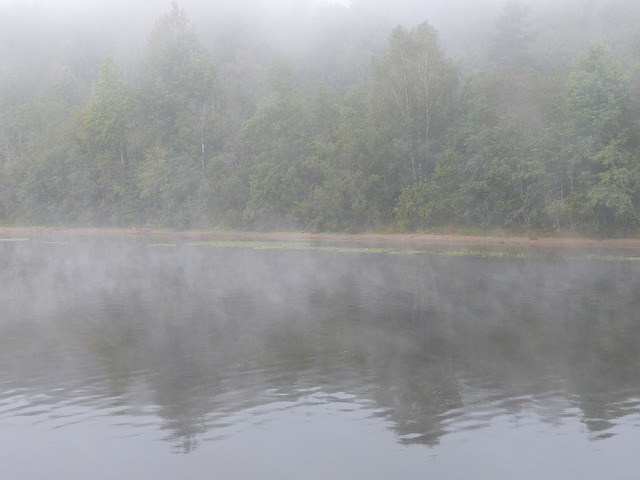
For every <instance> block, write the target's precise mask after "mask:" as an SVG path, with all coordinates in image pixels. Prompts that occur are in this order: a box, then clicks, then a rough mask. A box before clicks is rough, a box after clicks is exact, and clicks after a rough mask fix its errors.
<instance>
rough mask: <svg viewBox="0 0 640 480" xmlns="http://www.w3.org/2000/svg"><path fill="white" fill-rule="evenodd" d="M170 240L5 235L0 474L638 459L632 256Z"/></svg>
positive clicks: (637, 324)
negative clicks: (10, 238) (631, 448)
mask: <svg viewBox="0 0 640 480" xmlns="http://www.w3.org/2000/svg"><path fill="white" fill-rule="evenodd" d="M169 242H170V245H166V244H161V242H158V239H153V238H144V237H134V238H129V239H122V238H102V239H89V238H84V239H83V238H79V237H60V236H57V237H46V236H36V237H34V238H31V239H30V240H28V241H24V242H0V284H1V285H2V287H3V288H2V291H1V293H0V300H1V301H0V305H2V316H1V318H0V428H2V431H3V432H7V434H6V435H4V434H3V436H2V440H0V450H1V451H2V452H3V453H2V454H1V455H2V456H3V457H5V458H3V462H2V463H3V465H8V469H9V470H8V471H9V472H10V473H11V475H10V477H12V478H41V477H39V473H38V472H40V469H43V470H44V471H47V472H49V473H48V474H47V478H70V477H69V475H78V474H79V475H84V476H85V477H91V478H113V476H114V475H128V474H129V473H130V472H131V471H134V470H135V471H136V472H138V473H137V475H138V476H137V478H175V475H177V474H178V473H177V472H182V471H188V472H189V475H190V478H205V477H207V478H209V477H210V476H211V475H212V474H214V476H216V475H228V476H229V477H230V478H233V477H235V478H238V477H243V478H256V477H257V476H258V475H260V476H262V477H264V476H265V475H266V476H270V475H275V474H278V475H279V476H281V477H284V478H294V477H296V475H297V476H298V477H297V478H299V476H300V475H302V476H303V477H304V478H323V477H324V478H326V475H332V476H337V477H338V478H354V477H356V478H363V477H367V478H385V475H386V474H389V475H390V474H392V473H393V472H396V474H400V476H402V477H403V478H415V477H419V476H420V475H422V476H424V474H427V473H433V474H442V475H445V476H446V477H447V478H468V475H469V474H471V473H473V474H474V475H475V476H476V477H478V475H479V478H487V476H488V475H489V472H491V471H493V472H497V473H496V475H497V476H494V477H493V478H507V477H511V478H512V477H513V476H514V475H516V476H520V477H521V478H535V477H534V476H533V475H538V474H545V475H547V478H578V476H577V472H580V471H581V469H583V468H586V467H585V466H589V465H591V466H590V467H588V468H589V469H593V468H604V466H605V465H606V466H607V468H611V465H612V464H613V462H614V461H615V462H616V463H615V464H616V467H615V468H614V469H613V471H614V473H615V472H618V473H620V474H622V472H624V471H625V470H624V469H625V468H629V467H630V466H631V465H632V463H633V462H634V459H635V457H634V456H633V455H631V454H627V453H625V452H628V448H627V447H624V446H623V445H628V444H629V443H631V444H633V443H634V442H637V440H638V438H639V435H640V428H639V427H640V381H639V380H640V349H639V348H638V347H639V342H640V321H639V319H638V314H637V312H638V311H640V308H639V307H640V305H639V300H638V298H637V292H638V291H640V285H639V284H638V282H639V280H638V279H639V278H640V276H639V275H638V269H639V268H640V265H639V264H638V263H637V262H633V261H614V260H602V259H591V260H589V259H587V258H585V257H584V256H579V258H563V257H560V256H554V255H548V256H547V257H531V258H515V257H514V258H509V257H480V256H464V255H461V256H454V257H452V256H446V255H442V254H438V252H435V253H434V252H432V253H405V254H403V253H396V254H392V253H371V252H367V251H366V250H365V249H343V250H341V251H324V250H322V249H313V248H310V249H299V250H295V249H294V250H292V249H287V250H284V249H269V248H259V249H254V248H248V247H246V246H245V247H244V248H231V247H222V246H220V245H215V244H202V245H195V244H189V243H188V242H187V241H185V240H181V241H178V242H176V241H174V240H172V239H171V240H169ZM256 246H262V247H265V246H268V245H259V244H258V245H256ZM440 253H442V252H440ZM460 253H463V252H460ZM74 449H76V450H74ZM560 451H563V452H564V453H562V454H560V453H559V452H560ZM177 454H182V455H177ZM509 455H510V456H511V457H510V458H512V459H514V460H513V462H512V461H510V460H505V459H504V458H503V459H502V460H499V461H498V458H500V457H502V456H509ZM35 456H37V457H38V458H39V459H40V460H39V462H36V463H33V462H31V461H30V459H32V458H33V457H35ZM460 457H464V458H467V460H468V461H467V463H464V464H461V463H460V462H459V461H458V460H456V459H457V458H460ZM543 457H544V458H548V459H550V461H551V463H549V462H547V463H544V462H542V459H543ZM149 458H153V462H154V463H153V465H150V464H149V463H148V459H149ZM214 459H215V460H214ZM516 460H517V461H516ZM252 462H253V463H252ZM554 462H555V463H554ZM103 464H109V465H115V466H111V467H109V468H110V469H109V470H108V473H107V471H105V472H104V473H103V472H102V471H101V466H102V465H103ZM250 464H251V465H253V467H250V466H249V465H250ZM527 466H529V467H530V468H529V470H528V471H527V472H523V471H522V470H524V469H525V468H526V467H527ZM552 467H553V468H552ZM252 468H256V469H258V470H257V471H252ZM260 469H262V470H261V471H260ZM5 471H6V470H5ZM309 472H314V473H313V474H312V473H309ZM478 472H480V474H479V473H478ZM557 472H564V474H565V476H562V477H561V476H560V475H559V474H558V473H557ZM485 473H486V475H485ZM315 475H318V476H317V477H315ZM528 475H532V476H530V477H529V476H528ZM387 478H388V477H387ZM611 478H625V477H624V476H614V477H611Z"/></svg>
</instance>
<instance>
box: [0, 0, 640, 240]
mask: <svg viewBox="0 0 640 480" xmlns="http://www.w3.org/2000/svg"><path fill="white" fill-rule="evenodd" d="M632 5H633V6H632ZM609 7H610V8H609ZM29 11H30V10H29V9H27V10H25V12H29ZM355 11H356V10H351V9H346V8H345V9H335V10H332V12H333V13H332V15H333V16H332V17H324V19H322V20H318V23H315V24H314V25H316V27H317V28H318V29H320V28H321V27H322V28H323V29H324V28H331V32H332V34H331V35H332V38H330V39H322V38H320V37H317V36H316V37H314V40H313V41H311V40H309V41H308V42H307V43H304V44H295V42H294V43H291V42H288V43H287V42H284V41H283V39H284V38H285V37H287V35H294V32H281V33H280V34H279V35H280V36H279V37H278V38H274V39H273V42H271V41H270V42H265V41H264V38H263V37H261V33H260V31H259V30H260V29H257V28H253V29H252V28H249V27H248V26H247V25H245V26H244V27H243V29H242V30H241V31H243V32H244V33H245V34H246V35H244V34H243V35H238V34H237V33H235V31H234V32H230V30H231V29H232V28H233V27H235V24H229V25H225V21H224V19H219V20H217V21H216V28H210V25H211V24H209V23H207V22H208V21H209V20H207V19H204V18H203V19H201V18H198V24H199V27H202V28H201V29H199V30H198V31H196V29H195V27H194V25H192V24H191V22H190V20H189V19H188V17H187V14H186V12H185V11H184V10H182V9H181V8H179V7H178V5H177V4H176V3H173V4H172V6H171V8H170V9H169V10H168V11H167V12H166V13H165V14H162V15H160V16H159V17H158V19H157V20H156V22H155V24H153V26H152V28H150V34H149V36H148V39H147V43H146V47H145V48H144V49H143V50H142V51H134V50H135V49H131V52H128V53H127V54H123V52H122V48H123V47H122V46H123V45H127V46H132V45H133V43H127V41H124V39H123V38H120V37H119V38H118V39H117V41H116V39H115V38H113V39H111V38H107V37H108V35H107V34H106V32H105V35H106V36H105V37H102V36H101V34H98V33H96V34H95V35H93V34H92V35H86V34H85V35H82V34H80V35H78V36H75V37H74V38H73V39H71V40H69V39H60V38H57V37H56V36H55V35H54V33H53V30H51V28H50V27H48V26H47V25H44V24H38V23H36V24H34V28H36V29H38V28H39V29H40V30H39V31H40V33H42V34H43V37H42V38H49V39H51V45H43V42H39V41H37V38H39V37H38V36H37V35H34V36H19V35H17V32H19V31H20V27H21V26H22V27H24V25H26V23H25V22H28V21H29V18H30V17H28V14H27V17H25V18H24V19H22V20H21V17H20V18H19V17H16V22H17V23H16V25H13V24H12V22H10V21H4V23H3V20H2V19H0V23H1V24H2V25H1V26H2V27H3V28H2V29H0V40H2V41H0V222H2V223H42V224H60V223H66V224H83V225H88V224H91V225H126V226H132V225H136V224H139V225H142V224H147V223H149V224H155V225H161V226H166V227H172V228H188V227H211V226H215V227H221V226H224V227H232V228H248V229H275V228H277V229H309V230H314V231H349V232H355V231H361V230H366V229H375V228H388V227H389V226H392V225H394V226H397V227H399V228H402V229H406V230H416V229H429V228H441V227H443V226H446V227H449V226H453V227H458V228H464V229H470V230H472V229H490V228H507V229H514V230H520V229H535V230H540V231H558V232H566V231H581V232H590V233H595V234H598V235H620V234H635V233H637V232H638V231H640V225H639V224H640V216H639V210H640V134H639V133H638V132H639V131H640V129H639V128H638V126H639V125H640V120H638V118H639V114H640V100H639V99H640V95H638V92H640V75H639V74H638V72H640V62H638V60H637V55H634V53H637V52H636V50H637V42H635V40H634V39H632V38H631V37H630V36H631V35H632V33H633V32H635V30H634V28H635V25H636V23H637V22H635V21H634V19H635V18H636V17H637V14H638V13H639V12H640V10H639V9H638V7H636V6H635V4H634V3H633V2H632V1H630V0H617V1H616V2H613V3H611V2H609V3H607V4H606V5H605V3H604V1H603V0H595V1H593V2H588V4H587V3H584V2H582V3H580V5H578V4H577V3H575V2H574V3H570V4H567V3H566V2H564V3H562V5H558V6H555V7H554V8H549V9H548V10H547V11H546V12H544V14H543V12H542V11H541V10H539V9H537V6H536V5H533V4H532V5H531V7H530V8H529V7H526V6H525V5H524V4H523V3H521V2H519V1H509V2H507V3H506V4H505V5H504V8H503V9H502V10H501V11H500V12H499V13H497V16H496V22H495V25H493V24H492V23H491V22H485V23H486V25H484V24H483V25H482V26H479V27H478V30H477V31H475V34H476V37H474V38H475V39H476V41H475V43H474V45H458V49H460V48H461V47H463V48H464V49H465V50H468V51H469V52H474V53H473V55H474V56H475V57H477V58H475V59H474V61H473V62H472V64H473V65H475V66H476V67H477V70H474V71H473V72H469V71H465V68H467V69H468V67H469V64H468V62H467V63H466V64H465V63H464V62H458V63H459V65H460V66H459V65H458V64H456V62H454V60H452V59H451V58H450V57H449V55H448V53H449V52H450V50H449V49H448V48H444V47H443V46H442V45H441V44H440V39H439V36H438V33H437V32H436V30H435V29H434V28H433V27H432V26H431V25H429V24H428V23H423V24H420V25H418V26H416V27H413V28H405V27H403V26H398V27H396V28H394V29H392V30H391V29H390V28H387V27H386V26H385V27H381V25H383V23H377V22H376V21H374V20H373V18H369V17H367V18H359V19H356V18H355V16H353V17H352V16H351V12H355ZM627 14H628V15H629V18H627V17H626V15H627ZM329 18H332V19H333V20H335V21H336V22H337V23H336V24H335V25H333V24H332V25H331V26H329V25H328V20H329ZM333 20H332V21H333ZM309 21H312V20H309ZM616 24H619V25H621V26H622V27H623V30H620V31H614V26H615V25H616ZM305 25H306V24H305ZM255 26H257V24H256V25H254V27H255ZM494 26H495V30H490V29H491V28H493V27H494ZM389 30H391V31H390V34H389V35H388V38H387V40H386V42H385V40H384V37H385V34H386V33H387V32H389ZM198 32H207V34H206V36H203V37H202V38H204V39H205V41H206V45H207V47H212V50H211V51H209V50H207V48H205V44H204V43H203V42H202V41H201V38H200V37H199V35H198ZM318 32H320V30H318V31H316V33H318ZM533 32H535V35H533ZM633 34H634V35H635V33H633ZM14 37H15V38H14ZM244 37H246V38H244ZM450 37H451V35H448V36H447V37H443V38H445V39H446V40H447V42H446V43H445V44H444V45H445V47H447V46H450V45H452V44H456V42H458V43H460V42H461V40H459V39H458V40H457V41H456V42H453V41H452V40H451V38H450ZM287 38H288V37H287ZM290 38H294V37H293V36H291V37H290ZM290 38H289V39H290ZM490 38H491V39H492V40H491V41H489V40H488V39H490ZM593 38H603V39H604V40H596V41H592V39H593ZM9 39H12V40H11V42H8V41H7V40H9ZM479 39H483V40H479ZM605 40H606V42H605ZM12 42H13V43H12ZM589 42H591V43H589ZM634 42H635V43H634ZM284 44H286V45H287V47H286V48H285V47H284V46H283V45H284ZM10 45H11V46H12V47H11V48H7V46H10ZM292 45H295V47H292ZM634 45H635V46H634ZM325 47H326V48H325ZM581 49H582V52H580V50H581ZM483 52H484V53H483ZM476 54H477V55H476ZM465 55H466V56H467V57H468V56H470V55H471V54H465ZM372 57H373V61H372V60H371V58H372ZM571 58H575V60H574V61H573V62H572V63H571V60H570V59H571ZM116 59H117V61H116ZM121 66H124V69H123V68H122V67H121ZM460 70H462V71H463V72H464V73H465V77H464V81H463V82H461V83H460V81H459V80H460V76H459V71H460ZM90 87H91V88H90Z"/></svg>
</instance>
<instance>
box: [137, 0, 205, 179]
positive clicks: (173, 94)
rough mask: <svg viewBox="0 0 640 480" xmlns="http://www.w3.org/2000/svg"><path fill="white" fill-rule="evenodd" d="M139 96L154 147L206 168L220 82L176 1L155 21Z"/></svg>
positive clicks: (148, 45)
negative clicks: (158, 144)
mask: <svg viewBox="0 0 640 480" xmlns="http://www.w3.org/2000/svg"><path fill="white" fill-rule="evenodd" d="M144 65H145V74H144V77H143V79H142V84H141V90H140V96H141V100H142V105H143V110H144V113H145V117H146V119H145V120H146V124H147V127H148V134H149V135H150V136H151V137H152V140H151V142H150V143H151V145H154V144H155V141H156V140H157V139H161V140H162V141H163V142H164V143H165V146H166V147H168V148H170V149H173V150H181V151H184V152H186V153H188V154H189V156H190V157H192V158H193V160H194V161H195V162H196V164H197V165H199V166H200V167H201V169H202V170H203V171H204V169H205V163H206V159H207V156H208V155H209V152H208V151H207V148H208V147H209V144H208V142H209V140H210V137H211V135H212V134H211V131H212V122H213V120H214V117H215V113H216V104H215V100H216V95H217V81H216V77H215V74H214V71H213V67H212V65H211V63H210V61H209V58H208V55H207V52H206V51H205V49H204V47H203V46H202V44H201V43H200V41H199V40H198V37H197V35H196V33H195V31H194V29H193V27H192V26H191V25H190V23H189V21H188V19H187V16H186V14H185V12H184V10H182V9H180V8H179V7H178V6H177V4H176V3H175V2H174V3H173V4H172V9H171V11H170V12H169V13H167V14H165V15H162V16H161V17H160V18H159V19H158V20H157V21H156V23H155V25H154V27H153V30H152V31H151V34H150V36H149V40H148V44H147V52H146V55H145V58H144Z"/></svg>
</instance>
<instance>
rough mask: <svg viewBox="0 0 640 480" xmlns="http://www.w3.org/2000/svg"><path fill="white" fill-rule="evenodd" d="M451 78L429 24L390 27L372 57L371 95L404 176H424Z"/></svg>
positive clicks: (439, 139) (438, 138)
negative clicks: (384, 45) (381, 49)
mask: <svg viewBox="0 0 640 480" xmlns="http://www.w3.org/2000/svg"><path fill="white" fill-rule="evenodd" d="M456 84H457V69H456V67H455V65H454V63H453V62H452V61H451V60H450V59H449V58H447V57H446V56H445V54H444V52H443V51H442V49H441V48H440V44H439V42H438V36H437V34H436V31H435V29H434V28H433V27H431V26H430V25H429V24H428V23H423V24H421V25H418V26H417V27H415V28H414V29H412V30H410V31H407V30H405V29H404V28H402V27H397V28H395V29H394V30H393V32H392V33H391V36H390V38H389V47H388V49H387V51H386V52H385V54H384V56H383V57H382V59H381V60H380V61H377V62H375V63H374V71H373V98H372V101H373V103H374V108H375V111H376V113H377V116H378V121H379V122H381V123H383V124H384V127H383V128H382V132H383V133H382V135H384V136H388V139H387V140H388V141H389V142H391V143H392V144H393V146H394V152H395V156H396V158H397V161H398V162H399V163H400V164H401V168H402V170H404V172H405V173H404V175H403V177H404V180H405V181H422V180H425V179H426V178H428V176H429V174H430V173H431V172H432V171H433V168H434V166H435V155H436V153H437V152H438V150H439V148H440V147H441V146H442V144H443V141H444V137H443V135H444V131H445V125H446V120H447V113H448V106H449V102H450V100H451V98H452V95H453V92H454V90H455V88H456ZM385 130H386V131H385Z"/></svg>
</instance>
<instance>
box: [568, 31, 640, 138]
mask: <svg viewBox="0 0 640 480" xmlns="http://www.w3.org/2000/svg"><path fill="white" fill-rule="evenodd" d="M629 82H630V76H629V73H628V71H627V69H626V68H625V66H624V65H623V63H622V62H621V61H620V60H619V59H618V58H616V57H615V56H614V55H613V52H612V50H611V47H609V46H608V45H607V44H605V43H604V42H601V41H594V42H592V43H591V45H590V46H589V48H588V49H587V50H586V51H584V52H582V53H581V54H580V56H579V57H578V59H577V61H576V62H575V64H574V65H573V68H572V70H571V73H570V75H569V78H568V80H567V103H568V107H569V114H570V116H571V119H572V121H573V124H574V126H575V128H576V130H577V132H578V133H579V134H581V135H584V136H591V137H592V138H594V139H595V140H596V142H597V143H598V144H599V145H606V144H607V143H609V142H610V141H611V140H614V139H617V138H620V137H621V135H623V133H624V125H623V118H624V111H625V110H626V109H627V105H628V102H629V99H630V96H629V95H630V83H629Z"/></svg>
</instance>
